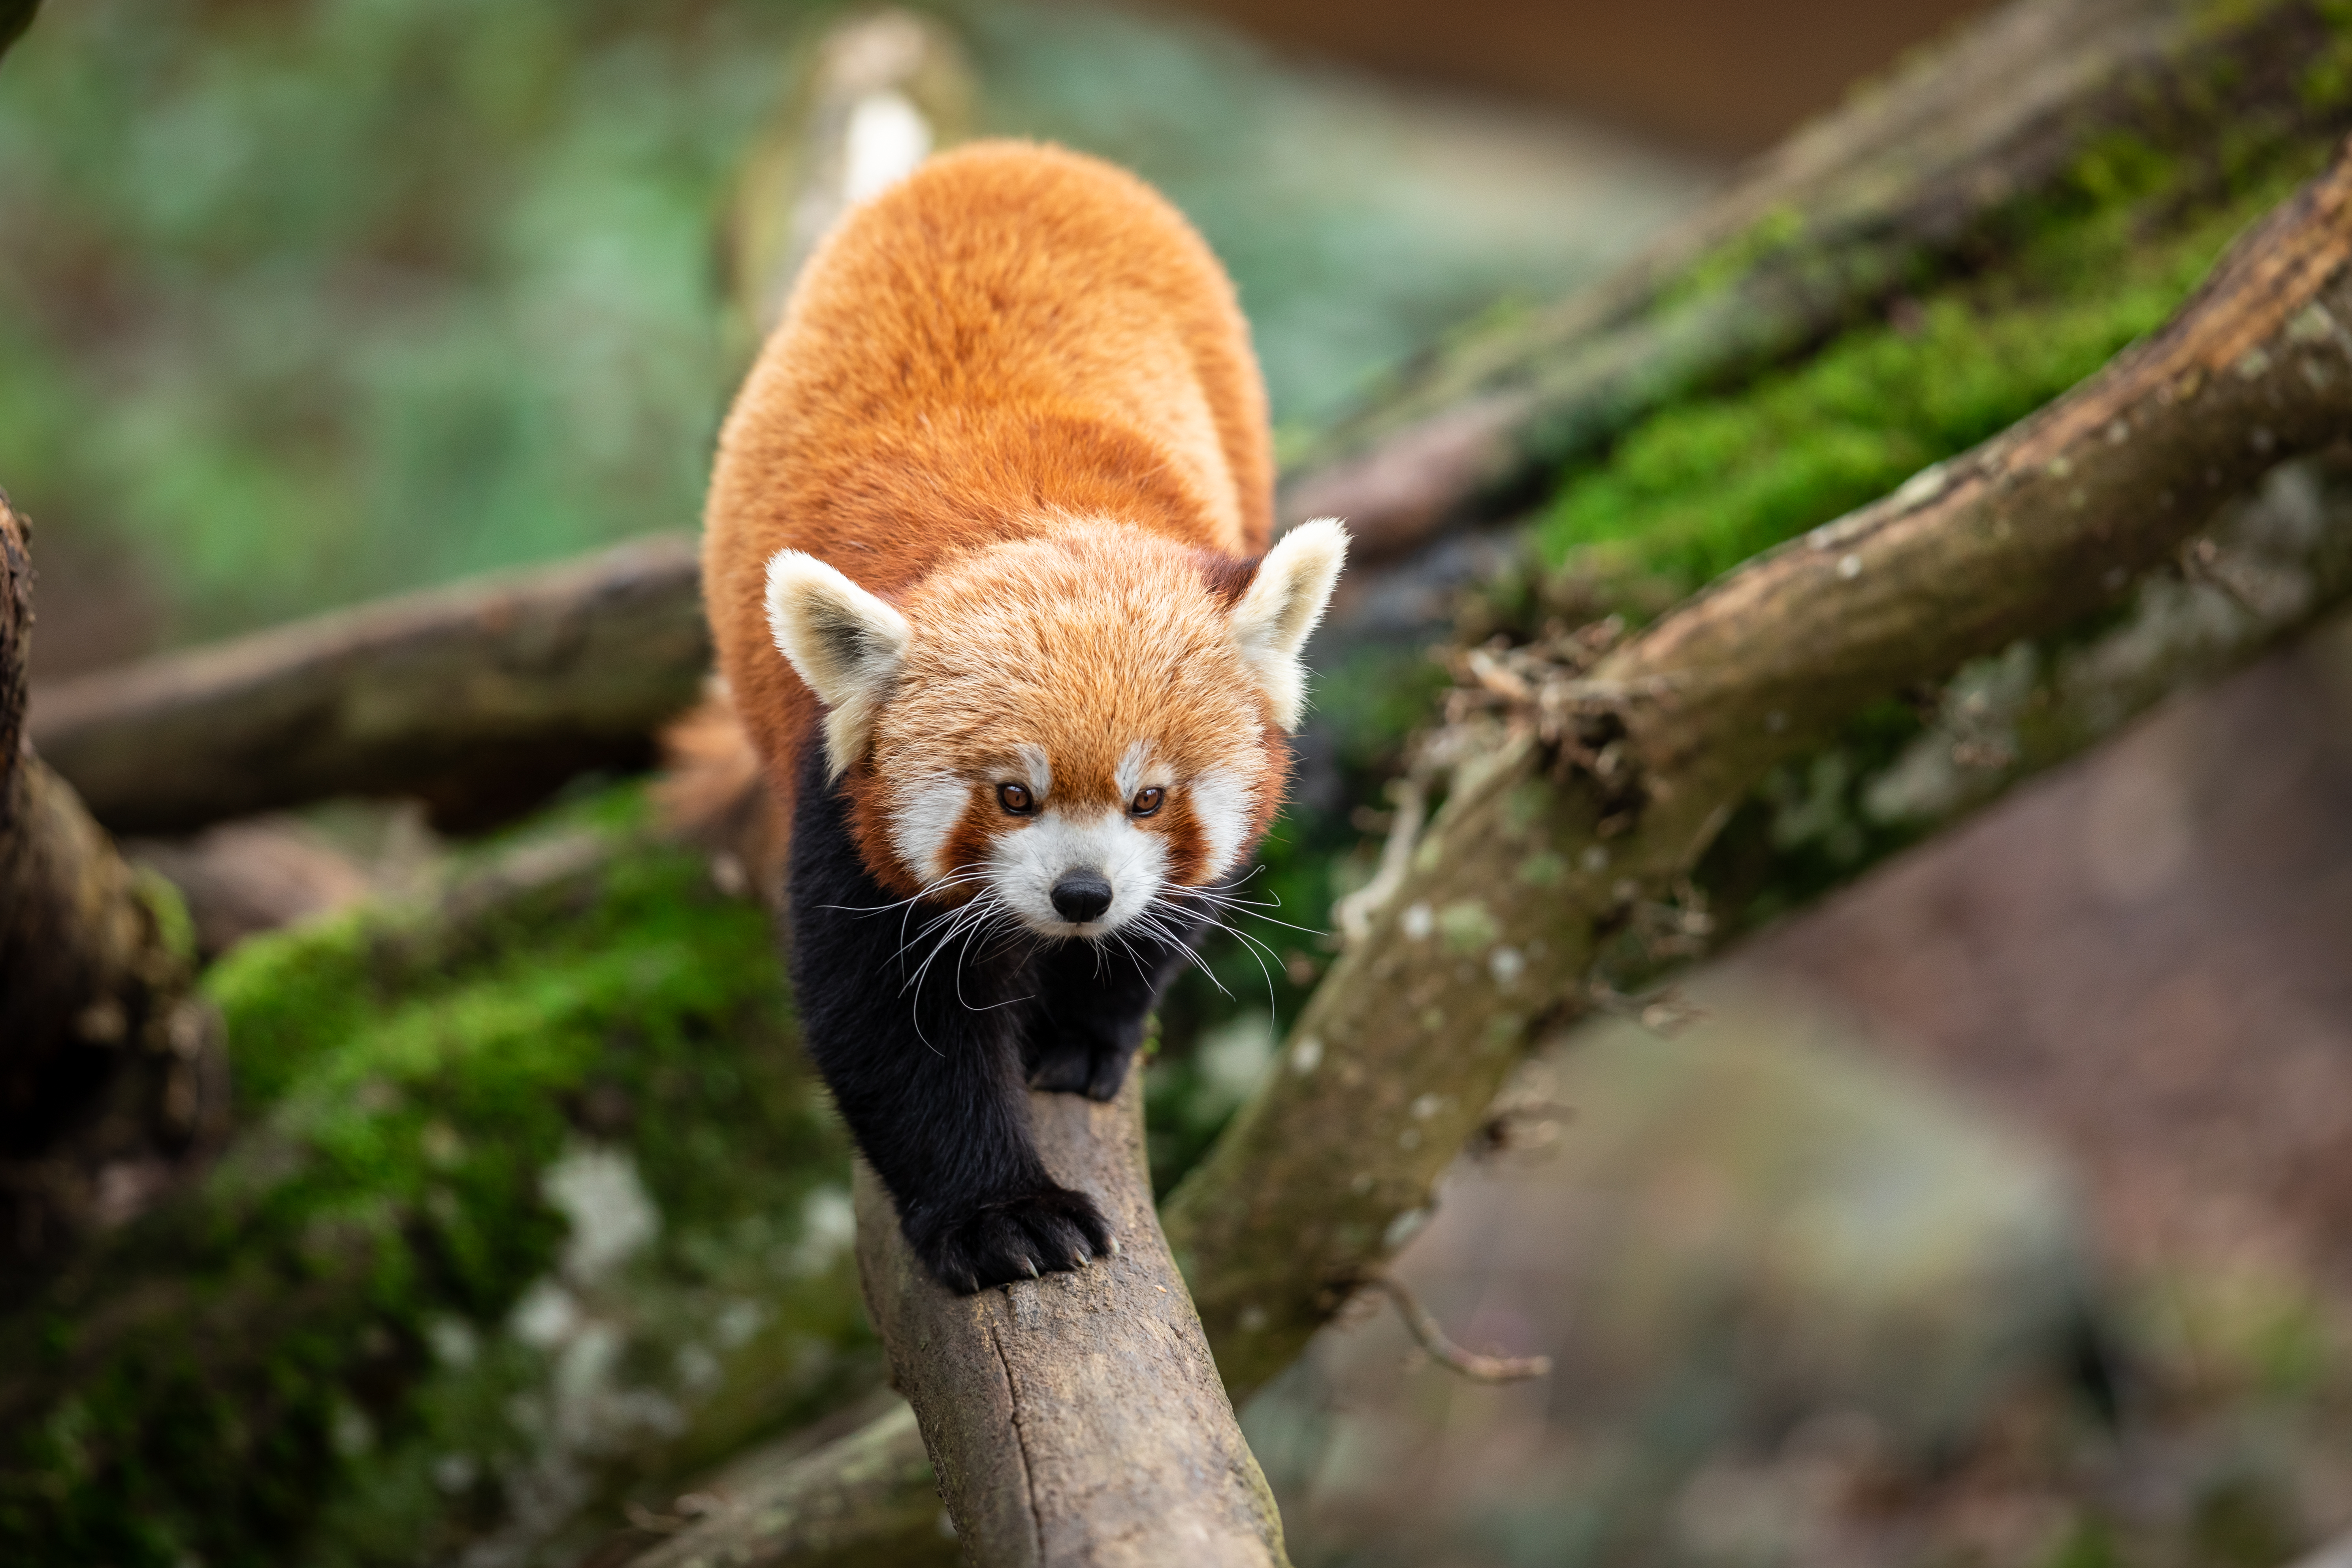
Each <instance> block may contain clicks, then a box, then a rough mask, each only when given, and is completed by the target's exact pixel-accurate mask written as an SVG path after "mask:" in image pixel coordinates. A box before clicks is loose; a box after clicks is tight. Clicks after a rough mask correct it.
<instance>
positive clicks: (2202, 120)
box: [1282, 0, 2347, 558]
mask: <svg viewBox="0 0 2352 1568" xmlns="http://www.w3.org/2000/svg"><path fill="white" fill-rule="evenodd" d="M2336 25H2337V24H2335V23H2334V22H2332V21H2331V20H2330V18H2329V17H2328V16H2327V14H2326V8H2325V7H2324V6H2323V5H2319V4H2317V3H2316V0H2267V3H2261V4H2255V5H2244V6H2236V7H2229V8H2223V7H2219V6H2215V5H2210V4H2203V3H2200V0H2016V3H2014V4H2011V5H2009V6H2007V7H2005V8H2003V9H2002V10H2000V11H1998V12H1995V13H1994V14H1993V15H1992V16H1989V17H1987V18H1986V19H1985V20H1984V21H1982V22H1980V23H1979V24H1977V25H1976V26H1973V27H1972V28H1970V29H1969V31H1968V32H1966V33H1965V34H1963V35H1961V36H1960V37H1958V39H1956V40H1955V41H1954V42H1953V43H1952V44H1951V45H1949V46H1948V47H1944V48H1942V49H1939V50H1937V51H1935V52H1933V53H1931V54H1927V55H1924V56H1922V57H1921V58H1918V59H1916V60H1915V61H1913V62H1912V63H1910V64H1909V65H1907V66H1906V67H1904V68H1899V69H1897V70H1896V71H1895V73H1894V74H1893V75H1891V76H1890V77H1889V78H1888V79H1886V80H1885V81H1884V82H1882V83H1879V84H1877V85H1875V86H1874V87H1873V88H1872V89H1870V90H1868V91H1867V92H1865V93H1864V94H1862V95H1859V96H1858V97H1857V98H1856V99H1855V100H1853V102H1851V103H1850V104H1849V105H1848V106H1847V107H1845V108H1843V109H1842V110H1838V111H1837V112H1836V113H1834V114H1832V115H1831V116H1829V117H1828V118H1827V119H1825V120H1823V121H1820V122H1819V123H1817V124H1815V125H1813V126H1811V127H1810V128H1808V129H1807V130H1805V131H1802V132H1799V133H1798V134H1797V135H1796V136H1794V137H1792V138H1790V141H1789V142H1786V143H1785V144H1784V145H1783V146H1782V147H1781V148H1780V149H1779V150H1778V151H1777V152H1775V153H1772V154H1771V155H1770V156H1769V157H1768V158H1766V159H1765V160H1764V161H1763V162H1762V163H1759V165H1758V166H1757V167H1756V169H1755V170H1754V171H1753V173H1751V174H1749V175H1748V177H1746V178H1745V179H1743V180H1741V181H1740V182H1739V183H1738V184H1736V185H1734V186H1733V187H1732V188H1731V189H1730V190H1728V191H1727V192H1726V193H1725V194H1724V195H1722V196H1720V197H1718V198H1717V200H1715V201H1714V202H1712V203H1710V204H1709V205H1707V206H1706V208H1705V209H1703V210H1702V211H1701V212H1700V213H1699V214H1697V215H1696V216H1695V217H1694V218H1693V219H1691V220H1690V221H1689V222H1687V223H1685V224H1684V225H1682V226H1678V227H1677V228H1675V230H1674V231H1672V232H1671V233H1669V234H1668V235H1667V236H1666V237H1664V238H1663V239H1662V240H1660V241H1659V242H1658V243H1657V244H1656V245H1655V246H1654V247H1652V248H1651V249H1650V250H1649V251H1648V252H1647V253H1645V254H1644V255H1643V257H1642V258H1639V259H1637V260H1636V261H1635V262H1633V264H1631V265H1629V266H1628V267H1626V268H1622V270H1620V271H1619V272H1618V273H1617V274H1616V275H1615V276H1614V277H1613V278H1612V279H1611V280H1610V281H1609V282H1608V283H1606V284H1605V285H1603V286H1601V287H1600V288H1596V289H1587V290H1584V291H1581V292H1580V293H1577V294H1575V295H1572V296H1570V298H1569V299H1567V300H1563V301H1561V302H1560V303H1559V304H1558V305H1556V306H1554V307H1552V308H1551V309H1549V310H1546V311H1544V312H1542V313H1540V314H1538V316H1536V317H1535V318H1534V319H1533V320H1532V321H1524V320H1522V321H1511V322H1508V323H1507V324H1505V325H1502V326H1499V327H1496V328H1494V329H1491V330H1489V331H1485V332H1482V333H1478V334H1475V335H1473V336H1471V337H1469V338H1468V339H1466V340H1465V341H1463V342H1458V343H1456V344H1453V345H1450V346H1448V347H1447V348H1446V349H1444V350H1443V351H1442V352H1440V353H1436V354H1434V355H1433V356H1432V357H1431V358H1430V359H1429V360H1428V361H1426V362H1424V363H1422V364H1420V365H1418V366H1416V367H1414V369H1413V370H1412V371H1411V372H1410V373H1408V374H1406V375H1405V376H1404V377H1403V378H1402V381H1401V383H1400V384H1398V385H1397V386H1395V387H1394V388H1392V389H1391V390H1390V391H1389V392H1388V393H1387V394H1386V395H1383V396H1381V398H1380V399H1379V400H1378V401H1376V402H1375V403H1373V404H1372V405H1370V406H1369V407H1367V408H1365V409H1364V410H1363V411H1361V412H1360V413H1359V414H1358V415H1357V416H1354V417H1352V418H1350V419H1349V420H1346V421H1343V422H1342V423H1340V424H1339V426H1335V427H1334V429H1333V430H1332V431H1331V432H1330V433H1329V434H1328V436H1326V437H1324V438H1323V439H1322V440H1321V441H1319V442H1318V444H1317V446H1316V447H1314V448H1313V449H1312V450H1311V451H1310V452H1309V453H1308V454H1307V456H1306V458H1305V459H1304V460H1303V461H1302V462H1301V463H1300V464H1299V465H1298V466H1297V469H1296V470H1295V471H1294V473H1293V475H1292V477H1291V478H1290V479H1289V480H1288V481H1287V483H1286V486H1285V489H1284V495H1283V503H1282V510H1283V514H1284V516H1285V517H1286V518H1289V519H1298V518H1306V517H1318V516H1325V515H1333V516H1340V517H1345V518H1347V519H1348V521H1349V531H1350V532H1351V533H1352V534H1353V535H1354V537H1355V539H1356V540H1357V542H1358V550H1357V553H1358V554H1359V556H1360V557H1363V558H1371V557H1376V556H1379V555H1381V554H1385V553H1391V552H1399V551H1402V550H1404V549H1408V548H1410V547H1412V545H1413V544H1415V543H1417V542H1420V541H1421V540H1423V539H1424V538H1426V537H1427V536H1428V535H1429V534H1430V533H1431V532H1433V531H1435V530H1437V529H1439V528H1441V527H1443V526H1444V525H1445V524H1446V523H1448V522H1450V521H1454V520H1457V519H1459V518H1462V517H1465V516H1481V515H1496V514H1499V513H1501V512H1504V511H1507V510H1510V509H1512V508H1515V507H1517V506H1521V505H1524V504H1525V503H1526V502H1527V501H1528V500H1530V499H1531V498H1532V497H1533V495H1534V494H1535V493H1536V491H1537V490H1538V489H1539V488H1540V487H1541V486H1542V485H1544V484H1545V483H1547V482H1548V481H1549V478H1550V477H1551V476H1552V475H1553V474H1554V473H1556V471H1557V470H1558V469H1559V468H1560V467H1561V466H1562V465H1563V464H1565V463H1568V462H1570V461H1572V460H1575V459H1577V458H1582V457H1586V456H1589V455H1591V454H1593V453H1595V452H1597V451H1599V450H1600V449H1601V448H1602V447H1605V446H1606V444H1607V443H1608V442H1609V441H1610V440H1611V439H1612V437H1615V436H1616V435H1618V434H1619V433H1620V432H1622V431H1623V430H1625V429H1627V428H1628V427H1630V426H1632V425H1633V423H1634V421H1636V420H1637V419H1639V418H1640V417H1641V416H1643V415H1645V414H1647V413H1649V412H1651V411H1652V410H1654V409H1656V408H1658V407H1660V406H1661V405H1664V404H1665V403H1668V402H1671V401H1673V400H1675V399H1676V398H1678V397H1681V396H1684V395H1688V394H1690V393H1693V392H1696V391H1702V390H1706V389H1709V388H1713V387H1717V386H1720V385H1722V384H1726V383H1727V382H1729V381H1732V380H1734V379H1737V378H1738V377H1740V376H1743V375H1746V374H1752V373H1753V372H1754V371H1756V370H1758V369H1759V368H1761V367H1763V366H1765V365H1768V364H1770V363H1775V362H1778V361H1780V360H1784V359H1787V358H1789V357H1790V356H1791V355H1793V354H1795V353H1800V352H1801V351H1803V350H1804V349H1806V348H1808V347H1809V346H1811V344H1813V343H1815V342H1820V341H1821V340H1822V338H1824V337H1825V336H1827V335H1828V334H1829V333H1831V332H1832V331H1835V330H1837V329H1839V328H1841V327H1843V326H1845V325H1848V324H1850V323H1852V322H1853V321H1856V320H1858V319H1860V318H1862V317H1863V316H1865V315H1867V314H1869V313H1871V312H1872V311H1873V310H1875V309H1877V308H1878V307H1880V306H1881V305H1883V303H1884V302H1885V301H1886V300H1888V299H1890V298H1891V297H1893V296H1895V295H1896V294H1898V293H1901V292H1904V291H1906V290H1908V289H1916V288H1917V287H1919V285H1920V284H1921V283H1922V282H1924V281H1927V280H1929V279H1933V278H1934V277H1936V276H1937V275H1939V274H1943V273H1947V272H1949V271H1951V270H1952V269H1953V268H1955V267H1956V266H1961V265H1979V266H1980V265H1981V264H1982V261H1983V258H1984V256H1985V254H1987V253H1989V252H1993V251H1997V250H1998V249H1999V248H2000V247H2002V246H2003V244H2004V243H2006V240H2005V237H2004V232H2003V231H2004V229H2005V228H2006V227H2014V226H2017V224H2018V223H2019V221H2020V220H2021V218H2024V217H2028V216H2030V210H2031V204H2032V203H2034V202H2037V201H2046V200H2048V199H2049V197H2050V195H2051V194H2052V193H2053V190H2054V189H2056V188H2058V187H2060V186H2062V185H2063V183H2064V181H2065V179H2066V177H2067V176H2068V175H2069V174H2071V173H2072V172H2073V171H2074V169H2075V168H2076V166H2077V164H2078V163H2080V161H2081V160H2082V159H2083V158H2084V155H2085V153H2088V152H2090V151H2091V150H2092V149H2094V148H2095V146H2097V145H2099V144H2101V143H2102V142H2112V141H2115V140H2116V139H2118V138H2120V137H2129V138H2130V139H2132V140H2133V141H2135V142H2137V144H2138V146H2139V147H2141V148H2143V149H2145V150H2147V152H2148V153H2151V154H2152V155H2154V156H2157V157H2159V158H2160V157H2166V156H2172V155H2176V154H2179V153H2198V152H2200V151H2201V150H2203V149H2206V148H2210V145H2211V144H2212V143H2213V142H2214V140H2215V139H2216V138H2218V137H2220V136H2221V135H2222V133H2223V132H2224V130H2225V128H2229V129H2240V128H2242V127H2244V126H2248V125H2256V124H2261V125H2265V126H2268V125H2270V124H2271V123H2273V122H2274V121H2279V120H2280V119H2282V118H2283V117H2300V119H2301V121H2303V122H2304V123H2305V125H2306V127H2307V128H2309V129H2310V130H2315V131H2317V132H2318V133H2320V134H2325V133H2326V132H2325V130H2324V128H2326V127H2336V128H2339V129H2340V128H2341V127H2342V126H2343V125H2344V124H2345V122H2346V120H2347V110H2346V106H2344V105H2342V104H2339V103H2334V102H2329V101H2326V100H2324V99H2323V98H2322V97H2320V96H2319V95H2315V94H2313V93H2310V92H2308V91H2305V90H2304V83H2305V72H2306V71H2307V70H2308V69H2309V68H2310V67H2311V63H2312V61H2313V60H2314V59H2315V58H2320V57H2321V56H2322V55H2323V54H2324V53H2325V51H2326V47H2327V45H2328V43H2329V41H2330V39H2331V37H2332V29H2333V28H2334V27H2335V26H2336ZM2222 62H2226V65H2224V64H2222Z"/></svg>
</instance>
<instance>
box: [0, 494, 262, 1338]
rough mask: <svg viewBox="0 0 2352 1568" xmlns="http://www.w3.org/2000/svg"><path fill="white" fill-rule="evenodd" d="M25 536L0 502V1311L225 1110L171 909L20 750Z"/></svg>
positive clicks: (204, 1142) (27, 596)
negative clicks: (190, 993)
mask: <svg viewBox="0 0 2352 1568" xmlns="http://www.w3.org/2000/svg"><path fill="white" fill-rule="evenodd" d="M26 533H27V530H26V528H25V526H24V524H23V522H22V521H21V520H20V519H19V518H18V517H17V516H16V513H15V512H14V511H12V510H9V507H8V504H7V500H6V498H5V497H0V1309H5V1308H7V1307H12V1306H14V1305H16V1303H17V1302H19V1301H21V1300H24V1299H25V1297H26V1295H27V1294H29V1293H30V1292H31V1291H32V1290H33V1289H35V1288H36V1287H37V1285H38V1284H39V1283H40V1282H41V1281H42V1280H43V1279H45V1278H46V1277H47V1274H48V1273H49V1272H50V1271H51V1270H52V1269H53V1268H56V1267H57V1266H58V1263H59V1262H60V1261H61V1260H62V1259H63V1258H67V1257H68V1256H70V1255H71V1254H72V1252H73V1251H74V1250H75V1249H76V1248H77V1247H79V1246H80V1245H81V1244H82V1243H83V1242H84V1241H86V1240H87V1239H88V1238H89V1237H90V1236H91V1235H93V1234H95V1233H97V1232H99V1231H101V1230H106V1229H110V1228H112V1227H114V1226H120V1225H121V1224H123V1223H124V1222H126V1221H128V1220H130V1219H131V1218H133V1217H135V1216H136V1215H138V1214H139V1213H140V1212H141V1211H142V1210H143V1209H145V1208H146V1207H147V1206H148V1205H150V1204H152V1202H153V1201H154V1200H155V1199H156V1198H157V1197H158V1196H159V1195H161V1194H163V1192H165V1191H167V1190H168V1189H169V1188H170V1187H171V1186H172V1185H173V1183H174V1182H175V1181H176V1180H177V1179H178V1177H179V1176H180V1174H181V1173H183V1172H184V1170H185V1169H187V1168H189V1167H190V1166H191V1165H192V1164H194V1163H196V1162H197V1161H199V1160H200V1159H201V1158H202V1156H203V1155H204V1154H205V1152H208V1149H209V1146H210V1145H211V1144H212V1143H213V1142H215V1141H216V1140H217V1137H218V1135H219V1134H220V1133H221V1131H223V1130H224V1128H225V1125H226V1116H227V1083H226V1065H225V1063H224V1060H223V1056H222V1049H221V1040H220V1035H219V1030H218V1028H217V1026H216V1022H215V1019H214V1018H213V1016H212V1015H211V1013H210V1012H209V1011H208V1010H207V1009H206V1008H205V1006H204V1005H202V1004H201V1003H199V1002H197V1001H195V1000H194V999H193V998H191V996H190V995H189V994H188V992H189V984H190V980H191V977H192V969H193V963H192V960H193V958H194V953H193V952H190V951H189V950H188V944H187V942H186V939H185V936H184V932H181V931H177V930H176V929H175V928H176V927H178V926H179V925H182V924H184V916H176V910H175V907H174V903H173V899H172V896H171V894H170V892H169V890H168V889H162V888H160V887H158V886H156V885H155V884H154V883H153V881H152V879H142V877H141V876H140V875H139V874H138V873H137V872H135V871H133V870H132V869H131V867H130V866H128V865H126V864H124V862H123V860H122V858H121V856H120V855H118V854H117V853H115V849H114V846H113V844H112V842H111V841H110V840H109V839H108V838H107V837H106V835H105V834H104V833H103V832H101V831H100V829H99V827H98V825H97V824H96V823H94V822H92V821H90V819H89V814H88V813H87V812H85V811H84V810H82V808H81V805H80V803H79V801H77V800H76V799H75V798H74V793H73V791H72V790H71V789H70V788H69V787H68V786H67V784H65V782H64V781H63V780H62V779H60V778H58V775H57V774H56V773H52V772H51V771H50V770H49V769H48V768H47V766H46V765H44V763H42V761H41V759H40V758H39V757H38V756H37V755H35V754H34V752H33V751H32V749H31V748H30V747H29V746H28V745H26V743H25V742H24V737H23V731H24V713H25V689H26V679H25V666H26V658H27V656H28V653H29V650H30V645H31V640H32V629H33V594H32V589H33V569H32V558H31V555H30V552H29V551H28V549H27V540H26ZM175 916H176V918H175Z"/></svg>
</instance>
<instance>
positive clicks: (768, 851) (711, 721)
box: [653, 676, 792, 904]
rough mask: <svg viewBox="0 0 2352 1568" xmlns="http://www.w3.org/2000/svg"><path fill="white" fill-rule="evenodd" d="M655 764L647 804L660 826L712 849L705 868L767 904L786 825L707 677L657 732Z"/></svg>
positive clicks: (717, 684)
mask: <svg viewBox="0 0 2352 1568" xmlns="http://www.w3.org/2000/svg"><path fill="white" fill-rule="evenodd" d="M661 753H662V771H661V774H660V776H659V777H658V778H656V780H655V781H654V785H653V799H654V808H655V811H656V813H657V815H658V816H659V818H660V821H661V824H662V826H663V827H664V828H665V829H666V830H667V831H668V832H670V833H673V834H675V835H677V837H681V838H684V839H687V840H688V841H689V842H691V843H694V844H698V845H701V846H702V847H705V848H708V849H709V850H710V851H711V853H712V857H713V859H712V872H713V874H714V875H715V876H717V877H718V878H719V882H720V884H721V886H722V887H726V888H727V889H728V890H729V891H730V892H732V891H735V890H737V885H740V888H741V889H742V890H745V891H756V892H758V894H759V895H760V897H761V898H762V899H764V900H767V901H768V902H770V903H772V904H773V903H775V902H776V901H777V900H778V899H779V897H780V895H781V894H782V890H783V879H784V855H785V851H786V850H787V848H788V847H790V844H791V841H792V829H791V825H790V823H789V822H788V821H786V820H785V817H784V814H783V813H782V811H781V810H779V809H778V808H777V806H776V804H775V800H774V797H773V796H772V795H771V794H770V793H769V790H768V787H767V782H766V779H765V777H764V775H762V773H761V770H760V758H759V754H758V753H757V752H754V751H753V750H752V749H751V736H750V735H749V734H748V733H747V732H746V731H744V729H743V721H742V720H741V718H740V716H738V715H737V713H736V711H735V704H734V702H733V700H731V699H730V697H729V696H728V692H727V684H726V682H725V681H723V680H721V679H719V678H718V677H716V676H713V677H712V678H711V679H710V680H709V684H708V685H707V686H706V688H705V689H704V691H703V698H702V700H701V701H700V702H698V703H697V704H696V705H695V706H694V707H693V708H691V709H689V710H688V711H687V712H686V713H685V715H684V716H682V717H680V718H678V719H676V720H674V721H671V722H670V724H669V725H668V726H667V728H666V729H664V730H663V731H662V733H661Z"/></svg>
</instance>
